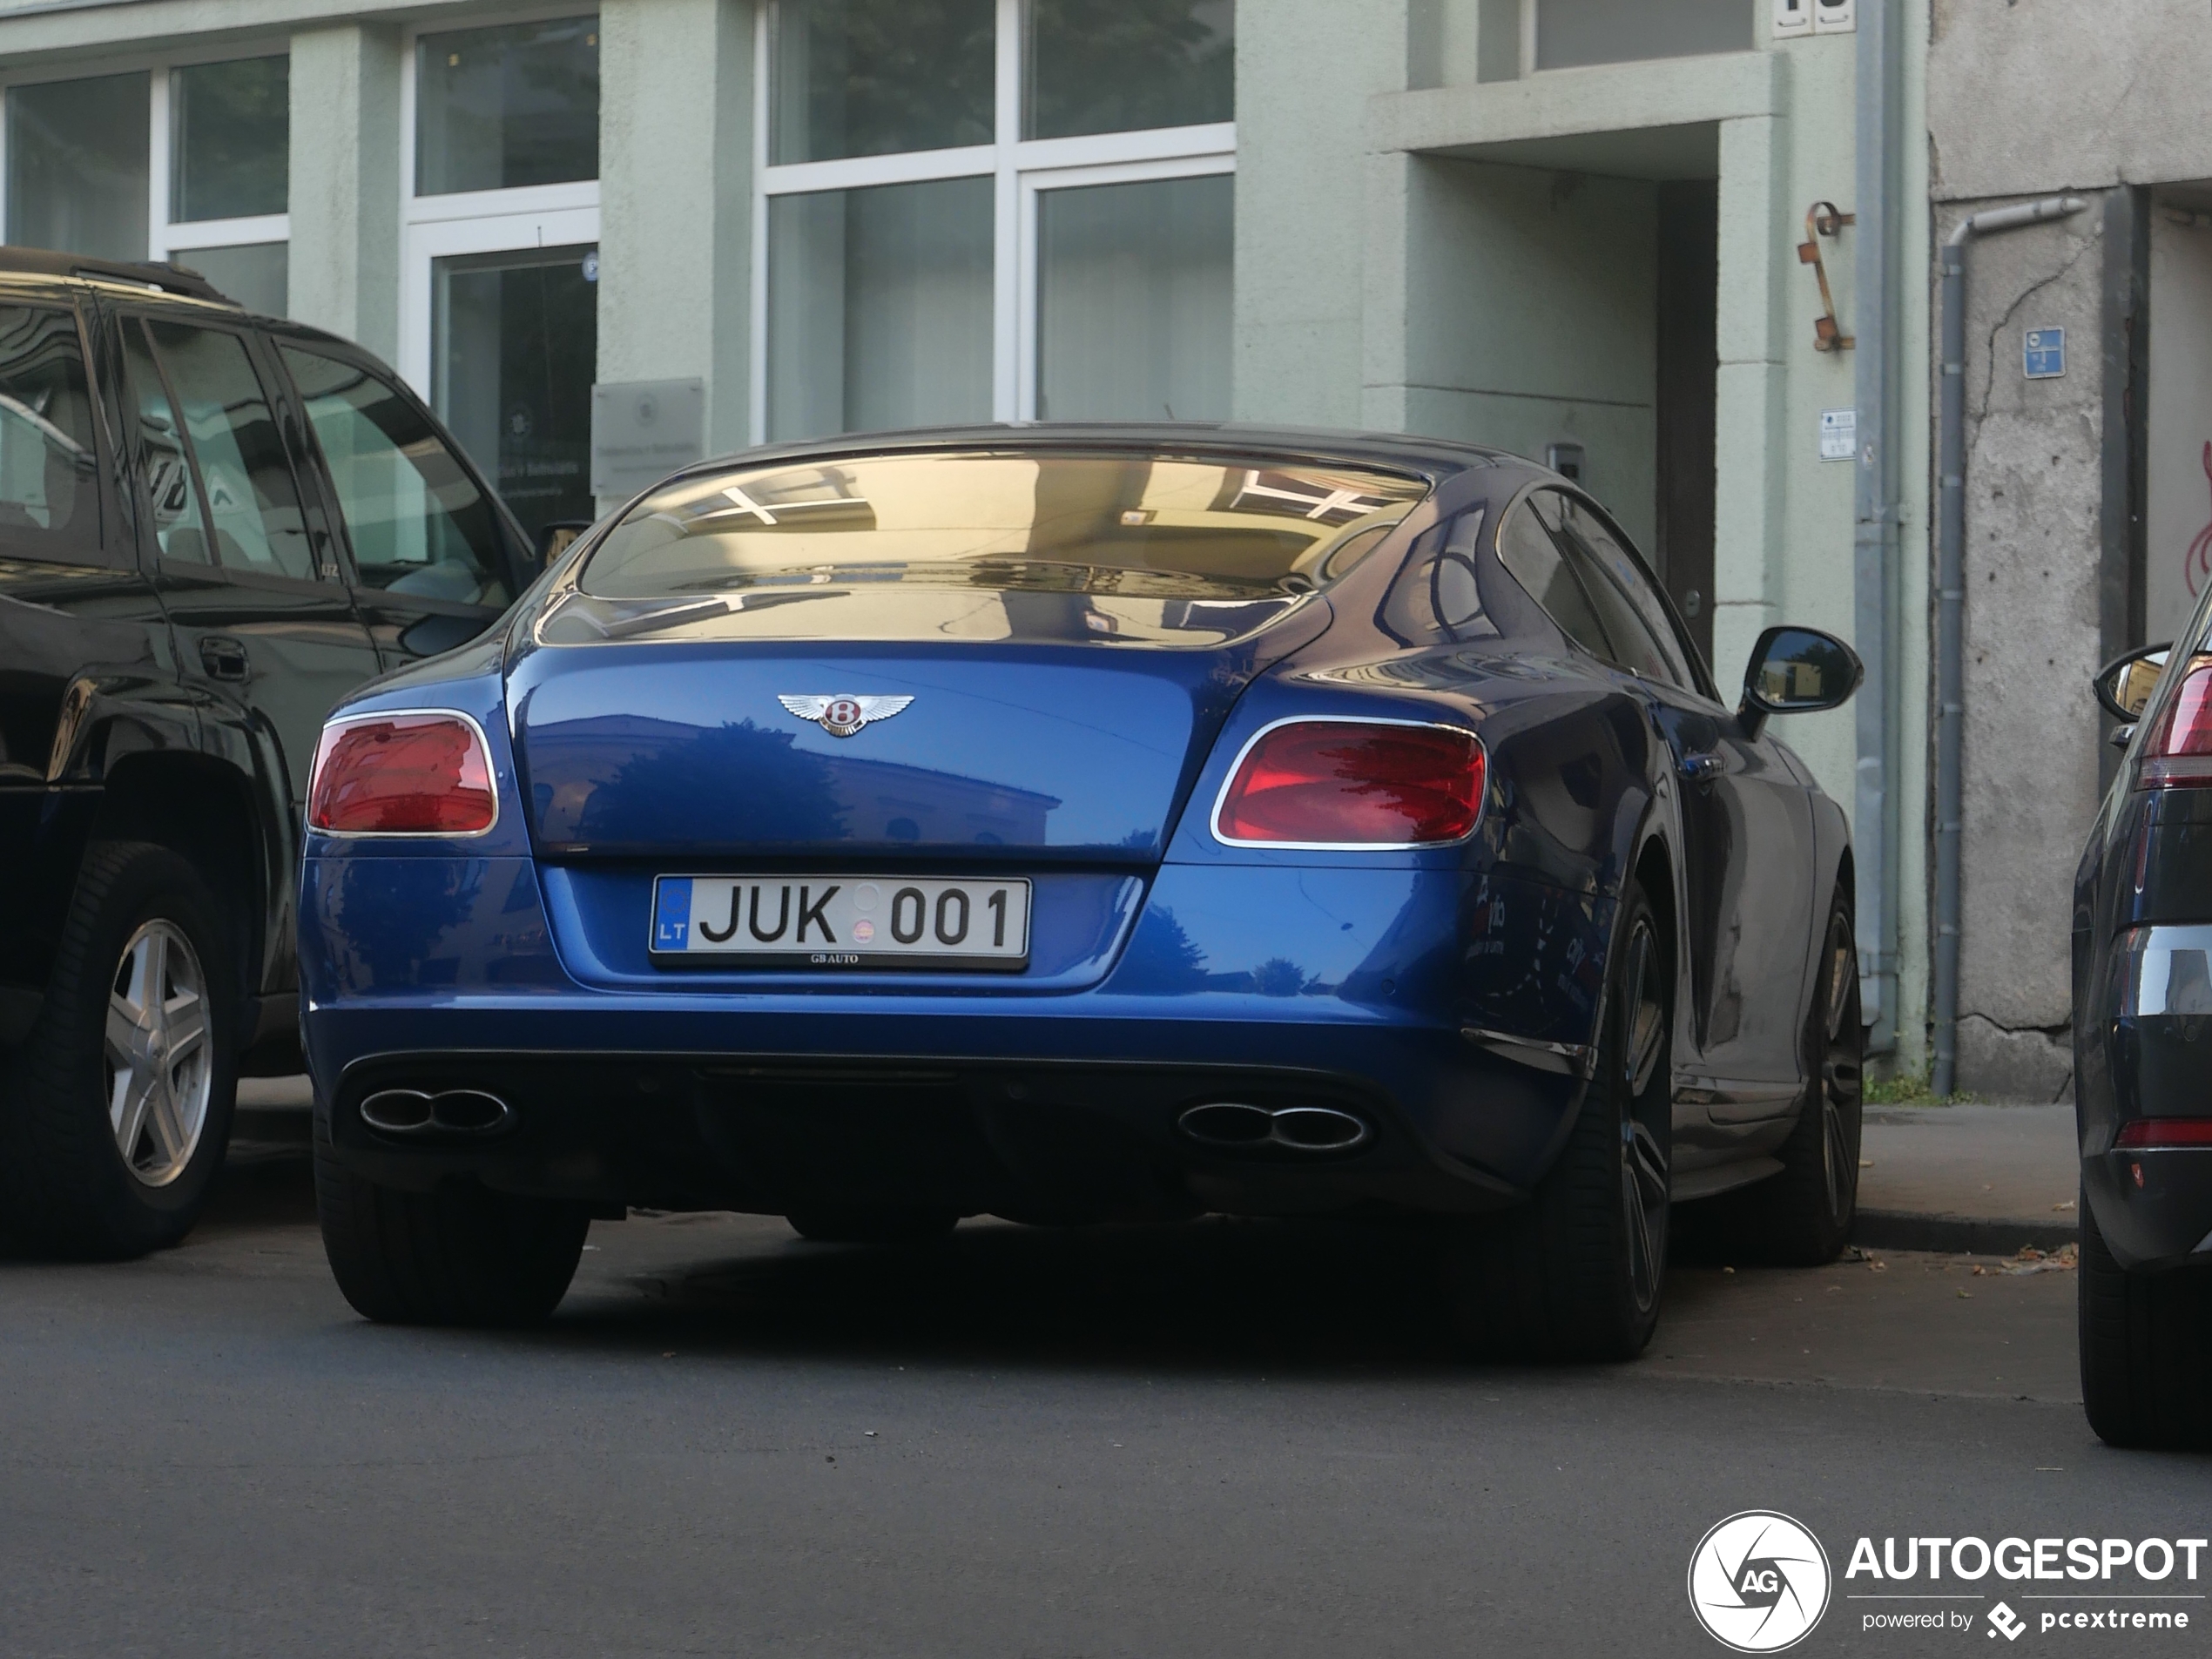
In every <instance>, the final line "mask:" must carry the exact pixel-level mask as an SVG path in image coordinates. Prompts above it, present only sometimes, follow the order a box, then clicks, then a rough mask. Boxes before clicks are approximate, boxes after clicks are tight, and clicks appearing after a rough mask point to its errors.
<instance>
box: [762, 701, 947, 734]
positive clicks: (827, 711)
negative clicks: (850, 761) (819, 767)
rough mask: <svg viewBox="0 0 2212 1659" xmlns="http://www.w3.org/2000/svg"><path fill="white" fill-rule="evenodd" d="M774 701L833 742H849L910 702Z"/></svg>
mask: <svg viewBox="0 0 2212 1659" xmlns="http://www.w3.org/2000/svg"><path fill="white" fill-rule="evenodd" d="M776 701H777V702H779V703H780V704H782V705H784V707H785V708H786V710H787V711H790V712H791V713H792V714H795V715H797V716H798V717H799V718H800V719H802V720H812V721H813V722H814V723H815V724H816V725H819V726H820V727H821V728H822V730H823V731H825V732H828V733H829V734H830V736H832V737H833V738H849V737H851V736H852V735H853V733H854V732H858V731H859V730H860V728H861V727H862V726H864V725H867V724H868V723H869V722H870V721H872V720H887V719H889V718H891V717H892V716H893V715H894V714H896V713H898V711H900V709H903V708H905V707H906V706H907V704H909V703H911V702H913V701H914V698H911V697H847V696H843V695H840V696H836V697H785V696H779V697H778V698H776Z"/></svg>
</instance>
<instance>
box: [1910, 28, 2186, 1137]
mask: <svg viewBox="0 0 2212 1659" xmlns="http://www.w3.org/2000/svg"><path fill="white" fill-rule="evenodd" d="M1930 24H1931V30H1930V37H1929V52H1928V67H1927V102H1926V108H1927V119H1928V145H1929V167H1930V196H1931V199H1932V219H1933V229H1934V232H1935V234H1936V236H1937V237H1938V238H1939V239H1940V238H1941V237H1943V236H1945V235H1947V234H1948V233H1949V232H1950V231H1951V229H1952V226H1955V225H1956V224H1957V223H1958V222H1959V219H1961V218H1963V217H1964V216H1965V215H1966V214H1967V213H1970V212H1976V211H1979V210H1980V209H1982V208H1986V207H1993V206H2001V205H2003V204H2005V203H2008V202H2013V201H2020V200H2026V199H2034V198H2036V197H2040V196H2048V195H2055V194H2059V193H2061V192H2077V193H2080V194H2084V195H2087V196H2088V197H2089V199H2090V202H2091V210H2090V211H2089V212H2086V213H2083V214H2081V215H2080V216H2078V217H2076V218H2074V219H2069V220H2066V221H2063V222H2061V223H2060V224H2057V225H2046V226H2036V227H2033V228H2031V229H2027V230H2022V231H2017V232H2006V233H2000V234H1997V235H1993V236H1990V237H1987V238H1984V239H1979V240H1978V241H1977V242H1976V243H1975V245H1974V247H1973V252H1972V253H1971V254H1970V256H1969V257H1970V260H1971V270H1970V277H1969V284H1970V294H1969V298H1968V301H1967V334H1968V338H1967V355H1968V361H1967V381H1966V401H1967V445H1968V451H1967V473H1966V664H1965V668H1966V780H1965V782H1966V801H1965V817H1964V835H1965V842H1964V847H1963V875H1964V883H1963V887H1964V891H1963V914H1962V918H1961V939H1960V995H1959V1015H1960V1018H1959V1086H1960V1087H1961V1088H1963V1089H1971V1090H1973V1092H1975V1093H1978V1094H1981V1095H1985V1096H1991V1097H1993V1098H1998V1099H2012V1100H2049V1099H2052V1098H2054V1096H2055V1095H2056V1094H2057V1093H2058V1092H2060V1091H2062V1090H2064V1089H2066V1088H2067V1079H2068V1076H2070V1071H2071V1065H2070V1057H2069V1056H2068V1055H2067V1045H2066V1042H2065V1029H2066V1024H2067V1020H2068V1017H2069V1014H2070V1009H2069V1006H2068V1004H2069V987H2068V984H2067V926H2068V904H2069V899H2070V887H2071V882H2072V876H2073V871H2074V863H2075V860H2076V859H2077V858H2078V856H2079V855H2080V850H2081V846H2082V845H2083V842H2084V840H2085V839H2086V837H2087V833H2088V826H2089V823H2090V820H2091V819H2092V818H2093V817H2094V813H2095V810H2096V805H2097V799H2098V787H2097V778H2098V763H2099V760H2100V759H2101V755H2102V752H2103V751H2102V749H2101V744H2102V741H2103V736H2104V732H2103V730H2102V727H2103V725H2104V722H2103V721H2102V720H2101V718H2100V717H2099V715H2098V713H2097V711H2096V708H2095V705H2094V703H2093V702H2092V701H2091V700H2090V698H2089V694H2088V691H2087V678H2088V676H2089V675H2090V674H2091V673H2093V672H2094V671H2095V668H2096V666H2097V664H2098V662H2099V660H2100V658H2101V655H2102V651H2101V644H2103V641H2102V639H2101V631H2100V619H2099V614H2098V604H2097V597H2098V581H2099V576H2100V571H2101V560H2102V557H2103V550H2102V541H2101V533H2100V513H2101V508H2102V505H2103V497H2102V489H2103V467H2102V462H2103V446H2104V444H2105V442H2106V439H2107V434H2106V432H2105V430H2104V415H2105V409H2104V385H2103V379H2102V364H2101V351H2102V347H2103V324H2104V316H2103V298H2102V287H2103V282H2104V271H2103V262H2104V250H2103V247H2102V245H2101V222H2102V211H2101V210H2102V207H2103V205H2104V192H2107V191H2109V190H2111V189H2112V188H2114V187H2115V186H2119V185H2166V184H2174V183H2180V182H2186V181H2191V180H2200V179H2212V5H2208V3H2207V0H2127V3H2125V4H2114V3H2111V0H1933V5H1932V10H1931V13H1930ZM1931 280H1934V279H1933V273H1931ZM2152 326H2153V327H2154V328H2155V327H2156V322H2155V318H2154V320H2153V325H2152ZM2044 327H2063V328H2064V329H2066V331H2067V347H2068V352H2067V357H2068V362H2067V374H2066V377H2065V378H2064V379H2062V380H2050V381H2029V380H2027V378H2026V377H2025V374H2024V373H2023V368H2022V363H2021V347H2022V343H2023V342H2022V339H2021V336H2022V334H2024V333H2025V332H2026V331H2027V329H2030V328H2044ZM2154 339H2155V336H2154ZM2159 356H2160V353H2159V352H2158V351H2157V350H2156V349H2155V350H2154V359H2155V360H2156V359H2157V358H2158V357H2159ZM2156 367H2157V361H2154V363H2153V371H2154V374H2155V372H2156ZM1928 368H1929V381H1928V387H1929V400H1930V408H1931V410H1933V409H1934V408H1935V407H1936V398H1937V384H1936V383H1937V380H1938V375H1937V372H1936V371H1937V368H1938V365H1937V364H1935V363H1934V362H1931V363H1930V364H1929V366H1928ZM2112 437H2113V441H2114V442H2121V441H2123V440H2122V435H2120V434H2117V433H2115V434H2114V435H2112ZM1928 606H1929V612H1930V618H1929V627H1930V629H1931V631H1932V629H1933V626H1934V619H1933V610H1934V597H1933V595H1932V594H1931V595H1930V596H1929V597H1928ZM1930 740H1931V743H1932V733H1931V738H1930ZM1930 882H1931V887H1932V871H1931V875H1930Z"/></svg>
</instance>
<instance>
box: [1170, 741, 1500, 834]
mask: <svg viewBox="0 0 2212 1659" xmlns="http://www.w3.org/2000/svg"><path fill="white" fill-rule="evenodd" d="M1482 775H1483V754H1482V745H1481V742H1480V740H1479V739H1478V738H1475V736H1474V734H1473V733H1472V732H1461V731H1459V730H1457V729H1455V728H1453V727H1451V726H1441V725H1403V724H1399V723H1397V722H1389V721H1366V720H1296V721H1291V722H1290V723H1288V724H1286V725H1278V726H1276V727H1273V728H1272V729H1271V730H1269V731H1267V732H1262V733H1261V734H1260V735H1259V736H1258V738H1255V739H1253V741H1252V744H1251V747H1249V748H1247V749H1246V750H1245V751H1244V759H1242V760H1240V761H1239V762H1238V765H1237V771H1236V775H1235V776H1233V777H1232V778H1231V779H1230V780H1229V787H1228V788H1227V789H1225V790H1224V791H1223V792H1222V796H1221V805H1220V806H1218V807H1217V809H1216V810H1215V813H1214V833H1215V834H1216V835H1217V836H1219V837H1220V838H1221V839H1222V840H1224V841H1236V842H1251V843H1257V844H1259V845H1262V846H1322V847H1333V846H1344V847H1358V846H1426V845H1432V844H1434V843H1439V842H1445V841H1456V840H1460V839H1461V838H1462V837H1464V836H1465V835H1467V833H1469V832H1471V831H1472V830H1473V829H1474V826H1475V820H1476V819H1479V818H1480V817H1481V815H1482Z"/></svg>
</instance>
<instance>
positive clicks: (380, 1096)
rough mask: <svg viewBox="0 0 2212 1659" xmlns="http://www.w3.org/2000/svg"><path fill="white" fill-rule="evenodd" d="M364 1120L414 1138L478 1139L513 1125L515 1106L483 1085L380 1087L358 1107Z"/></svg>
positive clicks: (381, 1130) (389, 1132)
mask: <svg viewBox="0 0 2212 1659" xmlns="http://www.w3.org/2000/svg"><path fill="white" fill-rule="evenodd" d="M358 1110H359V1111H360V1113H361V1122H362V1123H366V1124H368V1126H369V1128H371V1129H373V1130H376V1131H377V1132H378V1133H380V1134H383V1135H404V1136H408V1137H409V1138H411V1139H424V1138H432V1137H441V1136H449V1137H452V1138H455V1139H462V1140H474V1139H477V1138H480V1137H482V1136H487V1135H496V1134H498V1133H499V1132H500V1131H501V1130H505V1129H509V1128H511V1127H512V1126H513V1125H514V1122H515V1109H514V1108H513V1107H512V1106H510V1105H509V1104H508V1103H506V1102H505V1101H503V1100H502V1099H501V1098H500V1097H499V1096H497V1095H495V1094H492V1093H490V1092H489V1090H487V1089H444V1090H442V1091H441V1092H440V1093H438V1094H435V1095H433V1094H429V1093H428V1092H426V1091H424V1090H422V1089H378V1090H377V1091H376V1093H374V1094H373V1095H370V1096H368V1097H366V1098H365V1099H364V1100H363V1101H362V1102H361V1105H360V1107H359V1108H358Z"/></svg>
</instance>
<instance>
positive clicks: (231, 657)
mask: <svg viewBox="0 0 2212 1659" xmlns="http://www.w3.org/2000/svg"><path fill="white" fill-rule="evenodd" d="M199 665H200V666H201V667H202V668H204V669H206V671H207V678H209V679H212V680H242V679H244V678H246V667H247V664H246V647H245V645H244V644H241V643H240V642H239V641H238V640H235V639H233V638H230V637H228V636H226V635H224V634H210V635H208V636H207V637H206V638H205V639H203V640H201V641H200V642H199Z"/></svg>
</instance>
